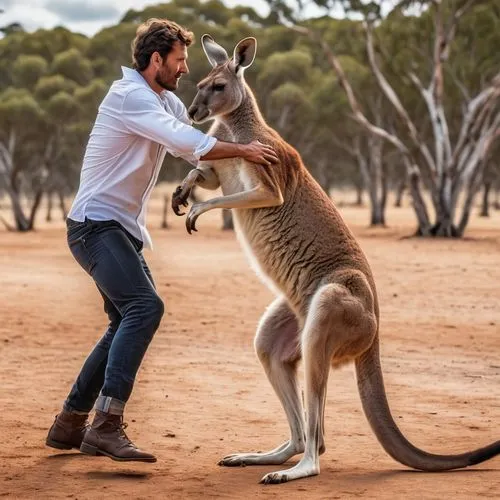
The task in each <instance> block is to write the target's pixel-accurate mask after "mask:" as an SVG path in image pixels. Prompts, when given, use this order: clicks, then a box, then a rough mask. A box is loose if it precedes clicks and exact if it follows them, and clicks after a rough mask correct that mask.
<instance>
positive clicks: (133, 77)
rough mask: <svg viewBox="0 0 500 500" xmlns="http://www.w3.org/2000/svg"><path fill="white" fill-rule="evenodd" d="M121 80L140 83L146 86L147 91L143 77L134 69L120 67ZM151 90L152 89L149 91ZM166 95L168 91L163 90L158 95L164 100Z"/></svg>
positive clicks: (146, 83)
mask: <svg viewBox="0 0 500 500" xmlns="http://www.w3.org/2000/svg"><path fill="white" fill-rule="evenodd" d="M122 73H123V79H124V80H127V81H132V82H137V83H141V84H142V85H146V86H147V87H148V88H149V89H151V87H150V86H149V84H148V82H147V81H146V80H145V79H144V77H143V76H142V75H141V74H140V73H139V72H138V71H137V70H135V69H132V68H127V67H126V66H122ZM151 90H153V89H151ZM167 94H168V90H163V91H162V93H161V94H160V95H161V97H163V98H166V97H167Z"/></svg>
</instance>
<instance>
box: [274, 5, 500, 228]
mask: <svg viewBox="0 0 500 500" xmlns="http://www.w3.org/2000/svg"><path fill="white" fill-rule="evenodd" d="M270 3H271V5H272V6H273V8H275V9H277V10H278V11H280V9H281V8H282V2H274V1H270ZM313 3H315V4H317V5H319V6H322V7H325V8H326V9H332V8H334V7H338V6H343V7H344V8H345V9H349V10H350V11H351V12H352V11H356V12H358V13H362V14H363V15H364V16H365V22H364V29H365V38H366V52H367V57H368V61H369V65H370V69H371V72H372V74H373V76H374V78H375V79H376V82H377V85H378V87H379V89H380V91H381V92H382V93H383V95H384V96H385V99H386V100H387V102H388V103H389V104H390V106H391V107H392V109H393V111H394V114H395V115H396V116H397V118H398V121H397V123H396V126H395V127H387V126H385V125H383V126H380V125H378V124H377V123H374V122H373V120H370V119H369V117H367V114H366V112H365V111H363V108H362V106H361V105H360V102H359V99H358V98H357V96H356V94H355V92H354V91H353V88H352V85H351V84H350V81H349V79H348V78H347V77H346V74H345V71H344V70H343V67H342V64H341V62H340V60H339V57H338V55H337V51H336V49H334V48H332V46H331V45H330V44H328V43H327V42H326V41H325V35H324V33H321V32H318V29H317V24H318V22H316V23H315V22H307V23H302V24H301V26H299V25H298V21H300V19H299V20H298V19H297V17H294V15H293V12H292V15H290V13H289V12H288V14H289V16H288V21H287V22H290V20H291V22H292V23H294V24H293V26H292V27H293V28H294V29H295V30H296V31H299V32H301V33H303V34H305V35H308V36H309V37H310V38H311V39H312V40H314V42H315V43H316V44H317V45H318V46H319V48H320V49H321V50H322V51H323V53H324V54H325V55H326V57H327V60H328V61H329V63H330V65H331V67H332V68H333V70H334V71H335V73H336V74H337V76H338V78H339V81H340V83H341V85H342V87H343V88H344V90H345V92H346V95H347V96H348V99H349V104H350V107H351V110H352V112H353V113H354V117H355V119H356V120H357V121H358V123H359V124H360V125H361V126H363V127H364V128H365V129H366V130H367V131H369V132H370V133H371V134H373V135H375V136H378V137H380V138H382V139H384V140H385V141H387V142H388V143H390V144H391V145H392V147H394V148H396V149H397V150H398V151H399V152H400V154H401V155H402V159H403V162H404V164H405V166H406V168H407V172H408V174H409V187H410V192H411V194H412V199H413V206H414V208H415V213H416V215H417V220H418V229H417V234H420V235H437V236H454V237H459V236H462V235H463V233H464V230H465V228H466V226H467V224H468V221H469V217H470V211H471V208H472V205H473V201H474V198H475V195H476V193H477V192H478V190H479V189H480V186H481V183H482V177H483V174H484V169H485V165H486V158H487V156H488V153H489V150H490V148H491V147H492V146H493V144H494V142H495V141H496V140H497V138H498V135H499V129H500V109H499V101H500V73H499V72H498V67H499V65H498V55H497V53H496V52H495V51H491V47H494V46H498V44H499V43H500V30H498V25H499V19H500V12H499V9H498V6H497V5H496V3H495V2H494V1H493V0H489V1H481V0H477V1H472V0H448V1H445V0H442V1H440V0H431V1H409V0H405V1H400V2H396V6H395V7H393V8H392V10H391V12H390V14H389V15H388V16H387V17H386V18H385V19H383V20H382V21H381V22H380V21H378V20H377V19H380V16H381V14H382V13H383V7H384V5H385V4H387V3H386V2H360V1H354V0H352V1H347V0H346V1H333V0H318V1H315V2H313ZM301 5H302V2H300V1H298V2H297V6H298V7H299V6H301ZM408 8H413V9H417V8H418V15H411V13H409V12H408V11H407V10H406V9H408ZM281 14H282V16H283V15H284V14H286V12H285V11H281ZM384 30H385V32H384ZM391 31H392V33H391ZM394 33H397V35H398V39H397V41H398V44H397V47H398V50H394V49H395V47H396V43H395V42H396V39H395V38H394V36H393V35H394ZM460 33H464V36H463V37H462V38H461V37H460ZM388 34H389V36H388ZM485 39H486V40H487V43H485ZM379 40H380V42H379ZM384 41H385V43H386V45H385V46H384V45H383V42H384ZM388 41H389V42H390V45H387V42H388ZM388 47H390V48H388ZM377 49H378V52H379V54H377ZM398 52H402V53H403V54H404V60H403V61H401V62H402V64H400V67H399V69H398V71H399V72H398V73H397V74H396V76H394V74H393V75H392V78H390V77H389V76H388V75H390V74H391V71H388V70H387V71H384V66H385V68H387V67H388V66H391V65H392V66H394V64H393V62H394V61H393V60H392V59H393V58H394V57H397V56H398ZM465 54H467V55H466V56H465ZM384 56H385V61H384ZM400 57H403V56H402V55H401V54H400ZM381 60H382V62H381ZM384 63H385V64H384ZM478 65H480V68H481V71H479V72H478V71H477V67H478ZM473 68H474V69H475V71H474V70H473ZM401 82H403V84H404V85H405V84H406V83H407V82H411V83H412V85H413V87H414V92H416V93H417V94H418V95H419V97H420V99H421V102H422V103H423V104H424V106H423V107H421V108H420V109H425V120H422V119H419V117H418V116H417V115H412V113H411V111H412V110H411V109H410V106H409V105H408V102H407V101H405V99H404V98H405V97H406V96H407V95H408V96H412V95H414V93H413V94H412V92H405V94H404V95H403V94H402V92H401V88H402V86H401ZM457 99H458V101H457ZM410 102H411V97H410ZM420 179H421V180H422V181H423V183H424V184H425V187H426V188H427V189H428V190H429V192H430V198H431V203H432V206H433V209H434V213H435V218H434V219H433V220H431V218H430V216H429V211H428V208H427V205H426V203H425V201H424V198H423V196H422V191H421V184H420ZM462 192H465V201H464V203H463V204H462V205H460V203H459V201H460V195H461V194H462Z"/></svg>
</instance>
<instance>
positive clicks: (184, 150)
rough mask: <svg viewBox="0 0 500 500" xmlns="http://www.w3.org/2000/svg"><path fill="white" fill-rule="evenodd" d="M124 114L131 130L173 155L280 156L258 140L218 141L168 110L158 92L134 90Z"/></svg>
mask: <svg viewBox="0 0 500 500" xmlns="http://www.w3.org/2000/svg"><path fill="white" fill-rule="evenodd" d="M121 116H122V118H123V121H124V124H125V125H126V127H127V128H128V130H129V131H130V132H132V133H135V134H137V135H140V136H141V137H145V138H147V139H150V140H152V141H154V142H158V143H159V144H162V145H164V146H165V147H166V148H167V150H168V151H169V152H170V153H171V154H172V155H174V156H182V157H188V158H189V157H194V158H195V159H196V160H200V159H201V160H220V159H223V158H234V157H242V158H245V159H246V160H248V161H251V162H254V163H260V164H262V165H269V164H270V163H271V162H277V161H278V158H277V156H276V153H275V152H274V150H273V149H272V148H270V147H269V146H266V145H264V144H262V143H260V142H258V141H254V142H251V143H250V144H236V143H230V142H223V141H218V140H217V139H216V138H215V137H211V136H208V135H207V134H204V133H203V132H201V130H198V129H196V128H194V127H192V126H191V125H188V124H186V123H183V122H182V121H181V120H179V119H178V118H176V117H175V116H173V115H171V114H169V113H167V111H166V110H165V108H164V107H163V106H162V105H161V103H160V102H159V101H158V99H157V98H156V96H154V95H152V94H150V93H149V92H147V91H144V90H143V89H135V90H132V91H131V92H130V93H129V94H128V95H127V96H126V97H125V99H124V101H123V105H122V110H121Z"/></svg>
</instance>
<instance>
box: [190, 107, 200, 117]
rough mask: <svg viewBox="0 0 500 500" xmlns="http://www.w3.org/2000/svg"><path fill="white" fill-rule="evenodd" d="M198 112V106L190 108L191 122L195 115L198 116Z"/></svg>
mask: <svg viewBox="0 0 500 500" xmlns="http://www.w3.org/2000/svg"><path fill="white" fill-rule="evenodd" d="M196 111H198V106H189V109H188V115H189V118H191V120H193V119H194V115H195V114H196Z"/></svg>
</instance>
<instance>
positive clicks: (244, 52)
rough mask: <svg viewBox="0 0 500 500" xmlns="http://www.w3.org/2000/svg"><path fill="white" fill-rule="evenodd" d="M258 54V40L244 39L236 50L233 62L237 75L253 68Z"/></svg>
mask: <svg viewBox="0 0 500 500" xmlns="http://www.w3.org/2000/svg"><path fill="white" fill-rule="evenodd" d="M256 52H257V40H256V39H255V38H253V37H248V38H244V39H243V40H241V41H240V42H239V43H238V45H236V47H235V48H234V54H233V61H234V67H235V71H236V74H238V73H239V72H241V71H243V70H244V69H246V68H248V67H249V66H251V64H252V63H253V61H254V59H255V53H256Z"/></svg>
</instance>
